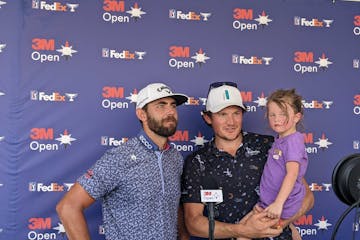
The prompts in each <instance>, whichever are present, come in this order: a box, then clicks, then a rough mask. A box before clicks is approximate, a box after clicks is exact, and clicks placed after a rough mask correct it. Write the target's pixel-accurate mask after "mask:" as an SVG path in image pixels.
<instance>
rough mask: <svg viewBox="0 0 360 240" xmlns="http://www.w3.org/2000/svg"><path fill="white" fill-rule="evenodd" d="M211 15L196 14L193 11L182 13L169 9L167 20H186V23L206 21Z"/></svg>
mask: <svg viewBox="0 0 360 240" xmlns="http://www.w3.org/2000/svg"><path fill="white" fill-rule="evenodd" d="M210 16H211V13H203V12H200V13H196V12H194V11H189V12H185V13H184V12H183V11H181V10H176V9H170V10H169V18H172V19H179V20H188V21H208V19H209V17H210Z"/></svg>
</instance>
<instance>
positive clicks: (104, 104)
mask: <svg viewBox="0 0 360 240" xmlns="http://www.w3.org/2000/svg"><path fill="white" fill-rule="evenodd" d="M101 106H102V107H103V108H110V110H114V109H123V108H129V103H128V102H112V101H110V100H109V99H104V100H103V101H102V102H101Z"/></svg>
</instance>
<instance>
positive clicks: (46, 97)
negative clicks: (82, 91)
mask: <svg viewBox="0 0 360 240" xmlns="http://www.w3.org/2000/svg"><path fill="white" fill-rule="evenodd" d="M76 97H77V93H65V95H62V94H60V93H59V92H53V93H51V94H46V93H45V92H39V91H37V90H32V91H30V99H31V100H33V101H45V102H66V101H69V102H74V100H75V98H76Z"/></svg>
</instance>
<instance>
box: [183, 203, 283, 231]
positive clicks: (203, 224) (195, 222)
mask: <svg viewBox="0 0 360 240" xmlns="http://www.w3.org/2000/svg"><path fill="white" fill-rule="evenodd" d="M203 210H204V205H203V204H202V203H184V214H185V224H186V227H187V230H188V231H189V233H190V235H192V236H197V237H205V238H206V237H208V235H209V221H208V218H207V217H205V216H204V215H203ZM278 221H279V219H269V218H266V212H262V213H255V214H251V215H250V216H248V218H247V219H246V221H241V222H240V223H238V224H231V223H223V222H219V221H215V230H214V237H215V238H236V237H247V238H261V237H274V236H277V235H279V234H280V233H281V232H282V229H273V228H271V226H273V225H275V224H276V223H277V222H278Z"/></svg>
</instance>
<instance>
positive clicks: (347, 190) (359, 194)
mask: <svg viewBox="0 0 360 240" xmlns="http://www.w3.org/2000/svg"><path fill="white" fill-rule="evenodd" d="M332 185H333V189H334V192H335V194H336V196H337V197H338V198H339V199H340V200H341V201H342V202H343V203H345V204H347V205H352V204H354V203H356V202H357V201H359V200H360V154H358V153H357V154H352V155H349V156H347V157H345V158H344V159H342V160H340V161H339V162H338V163H337V165H336V166H335V168H334V171H333V174H332Z"/></svg>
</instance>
